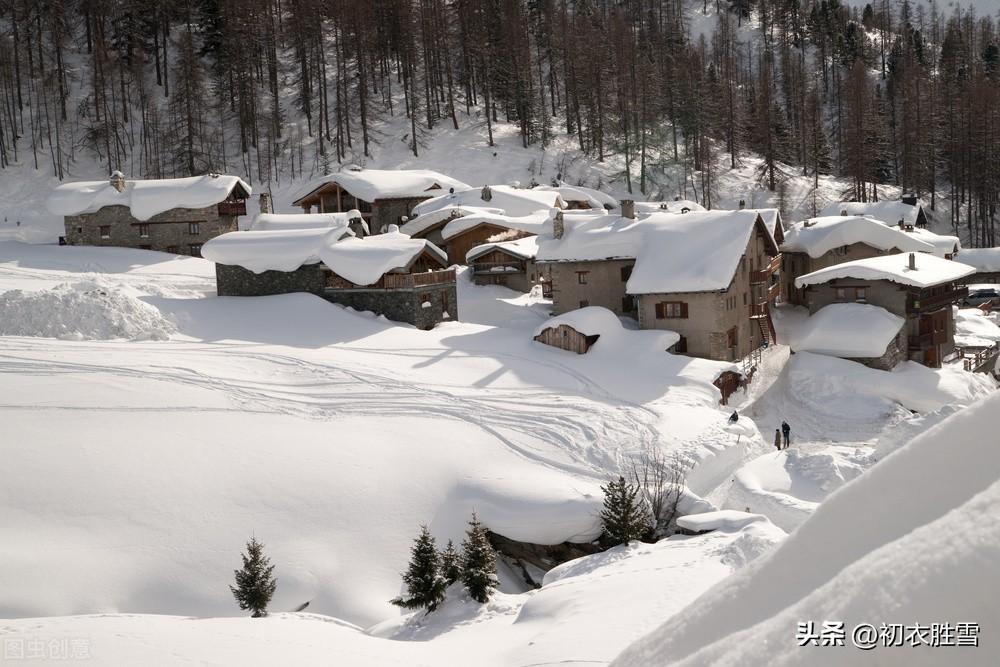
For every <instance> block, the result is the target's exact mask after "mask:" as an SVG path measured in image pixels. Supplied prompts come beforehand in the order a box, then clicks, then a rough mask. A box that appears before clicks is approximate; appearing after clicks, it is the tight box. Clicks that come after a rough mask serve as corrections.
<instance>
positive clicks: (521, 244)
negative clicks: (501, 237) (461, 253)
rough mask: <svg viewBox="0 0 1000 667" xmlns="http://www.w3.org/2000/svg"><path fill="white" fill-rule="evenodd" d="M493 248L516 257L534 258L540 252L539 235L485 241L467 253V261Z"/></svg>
mask: <svg viewBox="0 0 1000 667" xmlns="http://www.w3.org/2000/svg"><path fill="white" fill-rule="evenodd" d="M493 250H503V251H505V252H509V253H510V254H512V255H514V256H515V257H520V258H521V259H534V258H535V255H537V254H538V237H537V236H525V237H524V238H520V239H514V240H513V241H496V242H493V243H484V244H482V245H477V246H475V247H474V248H471V249H470V250H469V252H467V253H465V259H466V261H467V262H471V261H473V260H474V259H476V258H477V257H480V256H482V255H485V254H486V253H488V252H492V251H493Z"/></svg>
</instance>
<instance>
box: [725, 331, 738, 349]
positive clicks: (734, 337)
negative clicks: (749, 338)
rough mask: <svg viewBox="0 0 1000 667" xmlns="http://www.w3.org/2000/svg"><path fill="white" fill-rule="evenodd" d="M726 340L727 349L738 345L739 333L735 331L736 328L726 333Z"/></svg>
mask: <svg viewBox="0 0 1000 667" xmlns="http://www.w3.org/2000/svg"><path fill="white" fill-rule="evenodd" d="M726 338H727V342H728V343H729V347H731V348H733V347H737V346H738V345H739V342H740V341H739V332H738V330H737V329H736V327H733V328H732V329H730V330H729V331H727V332H726Z"/></svg>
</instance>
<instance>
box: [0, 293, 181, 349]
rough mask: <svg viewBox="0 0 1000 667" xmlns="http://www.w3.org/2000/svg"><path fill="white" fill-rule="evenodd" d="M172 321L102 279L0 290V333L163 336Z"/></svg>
mask: <svg viewBox="0 0 1000 667" xmlns="http://www.w3.org/2000/svg"><path fill="white" fill-rule="evenodd" d="M174 331H175V327H174V325H173V324H172V323H171V322H170V321H169V320H167V319H166V318H164V317H163V315H162V314H160V311H158V310H157V309H156V308H154V307H153V306H150V305H149V304H147V303H145V302H143V301H140V300H139V299H137V298H135V297H134V296H131V295H128V294H126V293H124V292H123V291H122V290H121V289H120V288H119V287H118V286H116V285H114V284H112V283H109V282H106V281H102V280H81V281H78V282H74V283H63V284H60V285H57V286H56V287H54V288H52V289H48V290H41V291H37V292H23V291H21V290H10V291H8V292H4V293H3V294H0V335H2V336H34V337H42V338H64V339H70V340H84V339H86V340H109V339H114V338H128V339H130V340H166V339H167V338H168V337H169V336H170V334H171V333H173V332H174Z"/></svg>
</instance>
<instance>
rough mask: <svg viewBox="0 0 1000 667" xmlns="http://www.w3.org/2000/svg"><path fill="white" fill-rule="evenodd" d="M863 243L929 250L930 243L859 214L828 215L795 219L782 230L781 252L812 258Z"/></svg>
mask: <svg viewBox="0 0 1000 667" xmlns="http://www.w3.org/2000/svg"><path fill="white" fill-rule="evenodd" d="M855 243H863V244H865V245H867V246H871V247H872V248H877V249H879V250H893V249H895V250H899V251H900V252H925V253H933V252H934V246H933V245H931V244H929V243H926V242H924V241H921V240H920V239H919V238H917V237H915V236H913V235H911V234H907V233H906V232H904V231H902V230H900V229H898V228H895V227H888V226H886V225H884V224H882V223H881V222H879V221H878V220H873V219H872V218H866V217H862V216H856V215H849V216H840V215H831V216H825V217H821V218H812V219H810V220H805V221H803V222H797V223H795V224H794V225H792V226H791V227H790V228H789V229H788V231H787V232H785V241H784V243H782V244H781V250H782V251H783V252H804V253H806V254H808V255H809V256H810V257H812V258H813V259H815V258H817V257H822V256H823V255H825V254H826V253H828V252H830V251H831V250H833V249H835V248H839V247H841V246H849V245H854V244H855Z"/></svg>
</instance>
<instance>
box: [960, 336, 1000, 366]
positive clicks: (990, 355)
mask: <svg viewBox="0 0 1000 667" xmlns="http://www.w3.org/2000/svg"><path fill="white" fill-rule="evenodd" d="M959 349H960V350H961V353H962V357H963V360H962V365H963V366H964V368H965V370H967V371H969V372H976V371H980V370H989V369H987V368H983V367H984V366H986V365H987V364H988V363H989V361H990V360H991V359H995V358H996V357H997V355H1000V343H994V344H993V345H992V346H991V347H985V348H981V349H975V350H969V349H965V348H959ZM970 355H971V356H970Z"/></svg>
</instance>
